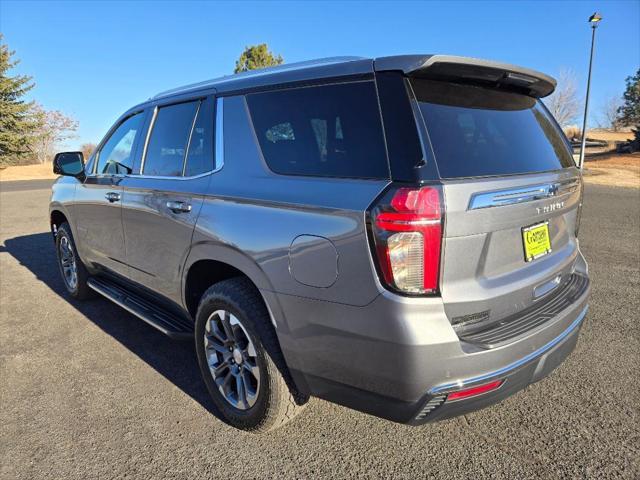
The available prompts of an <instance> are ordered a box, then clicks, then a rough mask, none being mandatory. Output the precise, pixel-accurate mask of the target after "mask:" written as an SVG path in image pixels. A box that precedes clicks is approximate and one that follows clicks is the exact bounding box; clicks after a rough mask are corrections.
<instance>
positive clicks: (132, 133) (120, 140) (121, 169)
mask: <svg viewBox="0 0 640 480" xmlns="http://www.w3.org/2000/svg"><path fill="white" fill-rule="evenodd" d="M141 126H142V114H136V115H133V116H132V117H129V118H128V119H126V120H125V121H124V122H122V123H121V124H120V126H119V127H118V128H117V129H116V130H115V131H114V132H113V133H112V134H111V136H110V137H109V140H107V142H106V143H105V144H104V145H103V146H102V148H101V149H100V153H99V154H98V169H97V170H96V173H108V174H129V173H131V168H132V166H133V153H134V152H133V145H134V142H135V139H136V136H137V135H138V132H139V131H140V127H141Z"/></svg>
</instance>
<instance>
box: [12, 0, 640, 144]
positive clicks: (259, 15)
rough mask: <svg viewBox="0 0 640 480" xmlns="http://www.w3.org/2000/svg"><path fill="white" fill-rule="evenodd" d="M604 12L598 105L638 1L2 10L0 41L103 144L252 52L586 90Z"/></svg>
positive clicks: (634, 51) (615, 75)
mask: <svg viewBox="0 0 640 480" xmlns="http://www.w3.org/2000/svg"><path fill="white" fill-rule="evenodd" d="M596 10H598V11H600V12H601V13H602V15H603V16H604V20H603V22H602V24H601V26H600V27H599V29H598V33H597V42H596V58H595V63H594V80H593V87H592V88H593V90H592V92H593V93H592V103H591V105H592V106H593V107H594V109H597V108H598V107H599V106H600V105H602V103H603V102H604V101H605V99H606V98H607V97H610V96H612V95H619V94H621V93H622V91H623V89H624V79H625V77H627V76H628V75H631V74H632V73H634V72H635V70H637V68H638V66H639V65H640V1H638V0H629V1H600V2H592V1H582V2H562V1H537V2H507V1H504V2H454V1H451V2H442V3H431V2H430V3H424V2H407V3H404V2H337V1H335V2H317V3H313V2H304V3H303V2H300V3H295V2H273V3H270V2H269V3H268V2H257V3H251V2H243V3H238V2H235V3H231V2H224V3H222V2H221V3H214V2H148V3H147V2H124V1H118V2H116V1H114V2H85V3H81V2H55V1H47V2H29V1H7V0H0V31H2V33H3V34H4V35H5V41H6V42H7V43H8V44H9V47H10V48H11V49H14V50H16V52H17V56H18V57H19V58H20V59H21V63H20V65H19V67H18V68H17V69H16V72H19V73H25V74H29V75H32V76H33V77H34V80H35V81H36V84H37V85H36V88H35V89H34V90H33V91H32V92H31V97H32V98H33V99H35V100H37V101H38V102H40V103H42V104H43V105H44V106H45V108H49V109H59V110H62V111H64V112H66V113H68V114H71V115H73V116H74V117H75V118H76V119H77V120H79V122H80V129H79V132H78V134H79V138H78V139H77V140H75V141H73V142H70V146H72V147H75V146H76V145H75V144H76V143H77V144H80V143H81V142H85V141H92V142H94V143H97V142H98V141H99V140H100V139H101V138H102V136H103V135H104V133H105V131H106V130H107V129H108V128H109V126H110V125H111V124H112V122H113V121H114V120H115V119H116V118H117V117H118V116H119V115H120V113H122V112H123V111H124V110H125V109H127V108H128V107H130V106H131V105H133V104H134V103H137V102H139V101H142V100H145V99H146V98H148V97H150V96H151V95H153V94H155V93H157V92H158V91H161V90H165V89H167V88H172V87H175V86H179V85H182V84H186V83H191V82H196V81H200V80H205V79H208V78H213V77H217V76H221V75H225V74H229V73H231V72H232V71H233V67H234V62H235V60H236V59H237V57H238V56H239V54H240V53H241V51H242V49H243V48H244V46H245V45H251V44H255V43H261V42H266V43H268V44H269V46H270V47H271V49H272V50H273V51H274V52H276V53H279V54H281V55H282V56H283V57H284V59H285V61H286V62H295V61H300V60H307V59H313V58H319V57H328V56H335V55H362V56H382V55H392V54H401V53H449V54H456V55H467V56H475V57H483V58H489V59H495V60H501V61H505V62H509V63H515V64H520V65H524V66H527V67H531V68H534V69H538V70H541V71H543V72H546V73H549V74H551V75H554V76H555V75H557V74H558V71H559V69H560V68H562V67H569V68H571V69H573V70H574V71H575V72H576V74H577V77H578V81H579V82H580V87H581V91H582V92H584V84H585V83H586V75H587V67H588V48H589V42H590V36H591V31H590V28H589V26H588V24H587V19H588V17H589V15H590V14H591V13H593V12H594V11H596Z"/></svg>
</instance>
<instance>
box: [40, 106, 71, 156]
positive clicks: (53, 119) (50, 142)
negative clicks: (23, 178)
mask: <svg viewBox="0 0 640 480" xmlns="http://www.w3.org/2000/svg"><path fill="white" fill-rule="evenodd" d="M34 116H35V117H36V118H37V119H38V128H37V129H36V131H35V132H34V133H33V135H32V138H31V142H30V143H31V151H32V152H33V155H34V156H35V159H36V160H37V161H38V162H40V163H44V162H46V161H51V160H52V159H53V155H54V154H55V151H56V148H58V147H59V146H60V144H61V143H64V142H65V141H66V140H69V139H71V138H74V137H75V132H76V130H77V129H78V122H77V121H76V120H75V119H73V118H71V117H68V116H66V115H65V114H64V113H62V112H61V111H59V110H45V109H44V108H42V106H41V105H37V104H36V105H35V106H34Z"/></svg>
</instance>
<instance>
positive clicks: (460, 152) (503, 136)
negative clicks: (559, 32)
mask: <svg viewBox="0 0 640 480" xmlns="http://www.w3.org/2000/svg"><path fill="white" fill-rule="evenodd" d="M411 83H412V86H413V89H414V91H415V94H416V98H417V100H418V102H419V105H420V111H421V112H422V116H423V118H424V121H425V123H426V126H427V131H428V132H429V138H430V140H431V144H432V146H433V150H434V153H435V157H436V162H437V164H438V170H439V172H440V176H441V177H442V178H460V177H480V176H493V175H512V174H520V173H532V172H544V171H549V170H557V169H561V168H567V167H573V166H575V163H574V161H573V157H572V153H571V150H570V149H569V146H568V144H567V142H566V140H565V138H564V135H563V134H562V132H561V131H560V129H559V128H558V127H557V124H556V123H555V122H554V120H553V119H552V118H551V116H550V114H549V113H548V112H547V110H546V109H545V108H544V106H542V105H541V103H540V102H539V101H538V100H536V99H534V98H531V97H528V96H525V95H520V94H517V93H512V92H505V91H499V90H492V89H487V88H482V87H477V86H472V85H460V84H455V83H446V82H437V81H430V80H421V79H414V80H412V81H411Z"/></svg>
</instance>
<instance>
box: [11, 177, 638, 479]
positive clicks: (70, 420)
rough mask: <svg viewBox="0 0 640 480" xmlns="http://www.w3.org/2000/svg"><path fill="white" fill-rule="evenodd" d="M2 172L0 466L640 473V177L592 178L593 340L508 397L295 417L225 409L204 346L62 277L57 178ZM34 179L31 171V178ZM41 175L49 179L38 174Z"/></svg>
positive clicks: (293, 474)
mask: <svg viewBox="0 0 640 480" xmlns="http://www.w3.org/2000/svg"><path fill="white" fill-rule="evenodd" d="M7 185H8V184H3V185H2V186H0V192H2V193H0V227H1V228H0V231H1V238H0V240H1V241H2V244H1V245H0V293H1V303H0V311H1V314H0V342H1V343H0V405H1V409H0V478H2V479H12V480H13V479H35V478H47V479H48V478H65V479H72V478H78V479H87V478H140V479H148V478H169V477H171V478H196V477H212V478H239V479H240V478H273V477H277V478H308V477H318V478H345V477H350V478H351V477H368V478H385V477H394V478H416V477H418V478H421V477H433V478H489V477H491V478H561V477H562V478H575V477H579V478H587V477H588V478H605V477H606V478H639V477H640V459H639V457H640V452H639V450H640V421H639V416H640V415H639V414H640V408H639V405H640V395H639V391H640V390H639V389H638V387H637V381H638V378H640V368H639V367H640V359H639V355H640V353H639V352H640V341H639V340H640V335H639V330H640V329H639V320H640V315H639V310H640V309H639V305H640V288H639V286H640V268H639V265H640V193H639V192H638V190H637V189H624V188H611V187H599V186H591V185H589V186H587V189H586V194H585V209H584V217H583V221H582V231H581V245H582V248H583V251H584V252H585V255H586V256H587V259H588V261H589V262H590V268H591V275H592V281H593V296H592V300H591V310H590V312H589V314H588V316H587V319H586V323H585V325H584V328H583V329H582V333H581V337H580V340H579V343H578V346H577V348H576V350H575V351H574V353H573V354H572V355H571V357H569V359H568V360H567V361H566V362H565V364H563V365H562V366H561V367H560V368H559V369H558V370H556V371H555V372H554V373H553V374H552V375H551V376H550V377H549V378H547V379H545V380H544V381H542V382H539V383H537V384H534V385H532V386H531V387H529V388H528V389H527V390H525V391H523V392H521V393H519V394H517V395H515V396H513V397H511V398H509V399H507V400H506V401H504V402H503V403H501V404H499V405H495V406H493V407H490V408H488V409H485V410H482V411H480V412H476V413H473V414H470V415H467V416H465V417H460V418H456V419H452V420H448V421H444V422H441V423H436V424H431V425H426V426H422V427H407V426H403V425H396V424H393V423H390V422H386V421H383V420H379V419H377V418H374V417H371V416H367V415H364V414H361V413H357V412H354V411H351V410H348V409H346V408H342V407H338V406H336V405H332V404H329V403H327V402H324V401H321V400H312V401H311V402H310V405H309V407H308V408H307V410H306V411H305V412H304V413H303V414H302V415H301V416H299V417H298V418H297V419H296V420H295V421H294V422H292V423H290V424H289V425H287V426H286V427H285V428H283V429H281V430H278V431H276V432H274V433H271V434H268V435H264V436H254V435H251V434H247V433H243V432H239V431H236V430H233V429H232V428H230V427H228V426H226V425H225V424H224V423H222V422H220V421H219V420H218V419H216V417H215V416H214V415H213V414H212V413H211V410H212V405H211V402H210V401H209V399H208V397H207V393H206V390H205V389H204V387H203V384H202V382H201V379H200V377H199V373H198V370H197V365H196V361H195V355H194V351H193V348H192V346H191V345H190V344H184V343H182V344H181V343H173V342H172V341H170V340H168V339H167V338H165V337H163V336H162V335H161V334H159V333H157V332H156V331H155V330H153V329H151V328H150V327H148V326H147V325H146V324H144V323H143V322H141V321H139V320H137V319H136V318H134V317H133V316H131V315H129V314H128V313H126V312H125V311H124V310H122V309H120V308H118V307H117V306H115V305H112V304H111V303H109V302H108V301H107V300H103V299H98V300H93V301H90V302H86V303H78V302H74V301H71V300H70V299H69V298H68V297H67V296H66V295H64V293H63V285H62V281H61V280H60V279H59V274H58V271H57V267H56V263H55V260H54V250H53V244H52V242H51V239H50V236H49V234H48V223H47V202H48V195H49V192H48V191H47V190H45V189H42V184H33V185H32V184H28V183H27V184H23V185H22V186H14V187H10V186H9V187H7ZM30 185H31V186H30ZM33 188H40V189H33Z"/></svg>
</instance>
